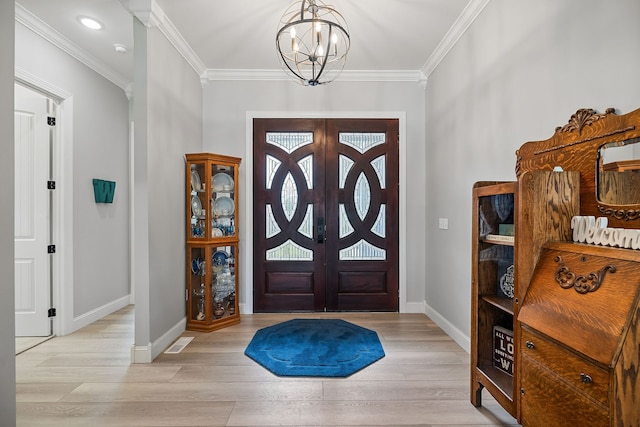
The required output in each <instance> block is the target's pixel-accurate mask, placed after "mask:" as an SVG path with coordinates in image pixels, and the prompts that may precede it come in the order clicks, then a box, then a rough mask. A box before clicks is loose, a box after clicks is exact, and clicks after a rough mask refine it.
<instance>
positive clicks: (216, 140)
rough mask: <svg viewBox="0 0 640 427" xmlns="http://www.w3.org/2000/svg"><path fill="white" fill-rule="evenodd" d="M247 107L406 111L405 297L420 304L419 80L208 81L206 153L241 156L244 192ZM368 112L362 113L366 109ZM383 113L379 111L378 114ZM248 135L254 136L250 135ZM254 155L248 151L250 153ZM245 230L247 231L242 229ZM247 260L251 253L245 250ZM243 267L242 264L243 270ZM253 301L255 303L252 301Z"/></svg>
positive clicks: (246, 214) (245, 214) (245, 285)
mask: <svg viewBox="0 0 640 427" xmlns="http://www.w3.org/2000/svg"><path fill="white" fill-rule="evenodd" d="M247 112H252V113H256V112H260V114H261V116H262V117H267V116H269V112H272V113H273V114H274V115H277V114H279V113H282V112H285V113H287V114H295V113H301V115H302V114H312V113H322V112H330V113H331V114H336V113H345V114H346V115H347V116H348V114H349V113H360V116H363V115H364V116H366V114H367V112H370V113H371V115H372V116H373V115H377V114H380V112H404V113H406V125H407V130H406V159H407V170H409V171H411V173H410V174H409V176H408V182H407V188H406V192H407V209H406V212H407V218H406V225H407V229H408V230H410V232H409V233H407V244H406V249H407V255H406V256H407V295H406V297H407V301H408V302H409V306H410V307H411V303H414V306H415V304H417V305H418V306H422V302H423V301H424V273H425V271H424V263H423V254H424V252H425V242H424V239H423V238H422V236H423V235H424V234H423V229H424V215H425V204H424V197H423V193H424V185H423V183H424V179H425V178H424V177H425V175H424V173H425V168H424V161H423V159H424V157H425V147H424V115H425V113H424V89H423V88H421V87H420V85H419V84H418V83H417V82H399V83H394V82H385V83H382V82H341V81H334V82H333V83H331V84H329V85H327V86H317V87H304V86H300V85H298V84H296V83H294V82H293V81H267V82H256V81H224V82H219V81H210V82H208V84H207V86H206V87H205V91H204V144H203V149H204V151H206V152H213V153H219V154H227V155H232V156H237V157H241V158H242V159H243V163H242V164H241V167H240V180H241V182H240V186H241V191H243V189H244V188H246V185H247V183H246V176H247V169H248V168H252V165H251V164H248V160H247V159H248V158H249V157H251V156H248V153H246V152H245V148H246V144H245V142H246V140H247V135H246V133H247V126H246V120H247ZM363 113H364V114H363ZM376 117H379V116H376ZM249 137H250V136H249ZM249 154H250V153H249ZM244 200H245V197H244V196H241V200H240V216H241V223H242V224H245V222H246V221H249V222H251V221H252V219H251V218H252V213H251V212H250V211H248V209H246V208H245V205H244ZM243 230H244V232H243ZM246 230H247V228H246V227H245V228H244V229H240V233H241V235H240V238H241V245H242V248H241V249H242V250H245V254H246V250H247V247H248V242H251V239H252V236H250V235H248V233H247V231H246ZM248 255H249V256H250V254H248ZM244 259H245V263H246V262H248V261H247V257H246V255H245V258H244ZM243 271H244V269H243ZM247 276H248V275H247V274H242V275H241V276H240V282H241V283H240V287H241V289H243V290H245V292H244V294H241V295H240V302H241V303H242V304H247V302H248V301H247V295H246V293H247V292H246V290H248V289H252V287H253V286H252V284H251V283H249V282H248V277H247ZM249 306H251V304H249Z"/></svg>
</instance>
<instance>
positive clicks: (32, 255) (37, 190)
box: [15, 85, 51, 336]
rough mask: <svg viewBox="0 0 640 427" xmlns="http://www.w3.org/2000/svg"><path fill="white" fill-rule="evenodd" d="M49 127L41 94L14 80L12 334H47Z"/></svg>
mask: <svg viewBox="0 0 640 427" xmlns="http://www.w3.org/2000/svg"><path fill="white" fill-rule="evenodd" d="M48 176H49V127H48V125H47V98H46V97H45V96H43V95H41V94H39V93H36V92H34V91H32V90H29V89H26V88H24V87H22V86H20V85H15V311H16V336H48V335H50V334H51V321H50V320H49V317H48V309H49V306H50V301H49V300H50V275H49V255H48V253H47V246H48V244H49V243H48V242H49V195H48V191H49V190H47V180H48Z"/></svg>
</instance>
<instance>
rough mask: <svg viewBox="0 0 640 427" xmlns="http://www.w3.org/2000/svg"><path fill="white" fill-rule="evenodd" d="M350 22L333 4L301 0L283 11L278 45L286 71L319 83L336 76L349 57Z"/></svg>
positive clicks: (304, 81)
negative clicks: (348, 25)
mask: <svg viewBox="0 0 640 427" xmlns="http://www.w3.org/2000/svg"><path fill="white" fill-rule="evenodd" d="M349 47H350V38H349V31H348V29H347V23H346V22H345V20H344V18H343V17H342V15H341V14H340V13H338V11H336V10H335V9H334V7H333V6H327V5H325V4H324V3H323V2H322V1H320V0H298V1H295V2H294V3H292V4H291V5H290V6H289V7H288V8H287V10H286V11H285V12H284V14H283V15H282V18H281V19H280V25H279V29H278V33H277V35H276V49H277V50H278V56H279V58H280V62H281V65H282V68H283V69H284V71H286V72H287V73H288V74H289V75H290V76H291V77H293V78H294V80H296V81H297V82H298V83H300V84H302V85H305V86H317V85H321V84H325V83H329V82H331V81H333V80H335V79H336V78H337V77H338V76H339V75H340V73H341V72H342V69H343V68H344V64H345V62H346V59H347V53H348V52H349Z"/></svg>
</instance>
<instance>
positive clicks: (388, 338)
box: [16, 307, 518, 427]
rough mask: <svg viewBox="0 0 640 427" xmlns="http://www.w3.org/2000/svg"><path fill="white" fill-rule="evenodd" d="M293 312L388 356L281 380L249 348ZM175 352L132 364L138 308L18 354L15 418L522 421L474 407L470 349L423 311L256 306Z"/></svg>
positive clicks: (104, 422) (142, 422) (33, 425)
mask: <svg viewBox="0 0 640 427" xmlns="http://www.w3.org/2000/svg"><path fill="white" fill-rule="evenodd" d="M296 317H324V318H330V317H334V318H341V319H344V320H347V321H350V322H352V323H355V324H358V325H360V326H363V327H366V328H370V329H373V330H375V331H376V332H377V333H378V336H379V337H380V341H381V342H382V346H383V348H384V350H385V353H386V356H385V357H384V358H383V359H381V360H379V361H378V362H376V363H374V364H373V365H370V366H368V367H366V368H365V369H363V370H361V371H360V372H357V373H356V374H354V375H352V376H350V377H348V378H333V379H332V378H281V377H277V376H275V375H273V374H271V373H270V372H269V371H267V370H265V369H264V368H262V367H261V366H259V365H257V364H256V363H255V362H253V361H252V360H251V359H249V358H248V357H246V356H245V355H244V349H245V348H246V346H247V344H248V343H249V341H250V340H251V338H252V336H253V334H254V332H255V331H256V330H257V329H259V328H262V327H265V326H269V325H272V324H275V323H278V322H281V321H284V320H288V319H291V318H296ZM184 336H194V337H195V339H194V340H193V341H191V343H190V344H189V345H188V346H187V347H186V348H185V349H184V350H183V351H182V353H179V354H173V355H168V354H161V355H160V356H158V357H157V358H156V360H155V361H154V362H153V363H151V364H140V365H130V363H129V361H130V347H131V344H132V342H133V307H127V308H124V309H122V310H120V311H118V312H116V313H114V314H112V315H110V316H107V317H106V318H104V319H103V320H100V321H98V322H96V323H94V324H92V325H90V326H87V327H85V328H83V329H81V330H79V331H77V332H76V333H74V334H71V335H68V336H65V337H56V338H54V339H52V340H49V341H47V342H45V343H43V344H41V345H39V346H37V347H35V348H33V349H30V350H28V351H27V352H25V353H22V354H19V355H17V356H16V376H17V385H16V388H17V392H16V400H17V414H18V416H17V425H18V426H25V427H38V426H47V427H57V426H61V427H62V426H64V427H75V426H82V427H98V426H267V425H288V426H382V425H383V426H403V425H421V426H429V427H443V426H450V427H451V426H465V427H472V426H473V427H479V426H517V425H518V424H517V423H516V421H515V420H514V419H513V418H511V417H510V416H509V415H508V414H507V413H506V412H505V411H504V410H502V408H501V407H500V406H499V405H498V404H497V403H496V402H495V401H494V400H493V399H492V398H490V396H489V395H488V394H486V392H485V394H484V396H483V397H484V402H483V403H484V406H483V407H482V408H474V407H473V406H472V405H471V404H470V403H469V356H468V354H467V353H466V352H465V351H464V350H462V349H461V348H460V347H459V346H458V345H457V344H456V343H455V342H454V341H453V340H452V339H451V338H449V337H448V336H447V335H446V334H445V333H444V332H443V331H442V330H441V329H440V328H438V327H437V326H436V325H435V323H433V322H432V321H431V320H430V319H429V318H428V317H426V316H425V315H421V314H398V313H333V314H319V313H315V314H299V313H296V314H254V315H244V316H242V322H241V323H240V324H239V325H235V326H231V327H229V328H226V329H222V330H219V331H215V332H212V333H197V332H189V331H187V332H185V334H184Z"/></svg>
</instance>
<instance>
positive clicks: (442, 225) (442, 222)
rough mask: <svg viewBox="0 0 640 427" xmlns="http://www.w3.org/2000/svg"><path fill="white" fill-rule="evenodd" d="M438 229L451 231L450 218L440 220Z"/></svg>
mask: <svg viewBox="0 0 640 427" xmlns="http://www.w3.org/2000/svg"><path fill="white" fill-rule="evenodd" d="M438 228H440V229H441V230H447V229H449V218H438Z"/></svg>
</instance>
